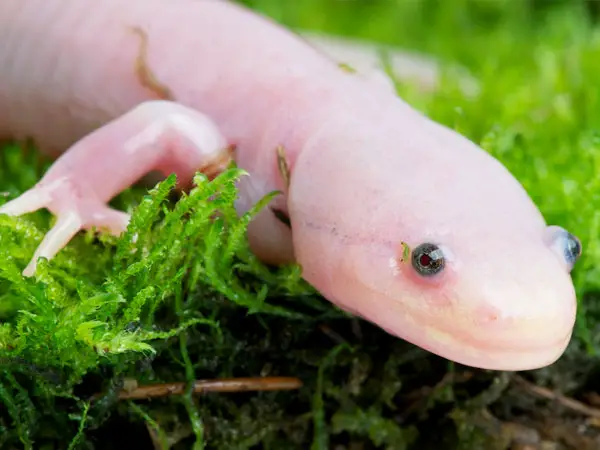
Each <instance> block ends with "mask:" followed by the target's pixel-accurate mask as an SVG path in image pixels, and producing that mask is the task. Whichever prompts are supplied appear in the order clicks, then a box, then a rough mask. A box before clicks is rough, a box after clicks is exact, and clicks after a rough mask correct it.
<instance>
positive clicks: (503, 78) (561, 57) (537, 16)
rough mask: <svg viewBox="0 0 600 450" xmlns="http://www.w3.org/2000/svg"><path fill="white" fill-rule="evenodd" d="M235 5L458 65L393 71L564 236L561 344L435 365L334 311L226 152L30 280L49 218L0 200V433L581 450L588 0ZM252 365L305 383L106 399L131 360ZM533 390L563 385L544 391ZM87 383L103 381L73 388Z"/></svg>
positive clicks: (131, 373) (593, 305) (150, 374)
mask: <svg viewBox="0 0 600 450" xmlns="http://www.w3.org/2000/svg"><path fill="white" fill-rule="evenodd" d="M245 3H246V4H250V5H251V6H253V7H256V8H257V9H260V10H261V11H263V12H265V13H267V14H269V15H271V16H273V17H274V18H276V19H277V20H280V21H282V22H284V23H285V24H287V25H290V26H300V27H303V28H317V29H322V30H326V31H330V32H334V33H340V34H346V35H354V36H361V37H369V38H373V39H378V40H382V41H385V42H389V43H395V44H399V45H401V46H404V47H407V48H413V49H417V50H422V51H425V52H428V53H431V54H433V55H436V56H437V57H439V58H440V59H441V60H442V61H448V62H452V63H456V62H458V63H460V64H462V65H464V66H465V67H467V68H468V69H470V71H471V72H472V74H473V75H474V76H475V77H476V78H477V80H478V81H479V84H480V91H479V93H478V95H476V96H475V97H465V96H464V95H463V94H462V93H461V91H460V90H459V89H458V88H457V80H456V79H454V78H453V77H452V76H451V75H449V76H448V77H447V79H446V80H445V82H444V84H443V86H442V87H441V88H440V89H439V90H437V91H435V92H433V93H429V94H425V93H423V92H420V91H419V90H417V89H415V88H414V87H413V86H410V85H401V86H399V90H400V92H401V93H402V95H403V96H404V97H405V98H406V99H407V100H408V101H409V102H411V103H412V104H414V105H415V106H416V107H418V108H419V109H421V110H423V111H424V112H426V113H427V114H428V115H430V116H431V117H433V118H435V119H436V120H438V121H440V122H442V123H445V124H447V125H449V126H451V127H453V128H455V129H457V130H459V131H460V132H462V133H463V134H465V135H467V136H468V137H470V138H471V139H473V140H474V141H476V142H478V143H480V144H481V145H482V146H484V148H486V149H487V150H488V151H490V152H491V153H492V154H494V155H495V156H497V157H498V158H499V159H500V160H501V161H502V162H503V163H504V164H506V165H507V166H508V167H509V169H510V170H511V171H512V172H513V173H514V174H515V175H516V176H517V177H518V178H519V179H520V180H521V181H522V182H523V184H524V185H525V187H526V188H527V190H528V191H529V192H530V194H531V195H532V197H533V198H534V200H535V201H536V202H537V203H538V205H539V206H540V208H541V209H542V211H543V213H544V214H545V216H546V217H547V219H548V220H549V221H550V222H553V223H558V224H561V225H562V226H564V227H566V228H568V229H569V230H571V231H572V232H574V233H575V234H577V235H578V236H579V237H580V238H581V239H582V241H583V245H584V248H585V254H584V257H583V258H582V260H581V262H580V264H579V266H578V268H577V270H576V271H575V273H574V279H575V283H576V287H577V291H578V295H579V300H580V309H579V311H580V313H579V318H578V326H577V332H576V336H575V337H574V339H573V342H572V344H571V345H570V347H569V349H568V351H567V353H566V354H565V355H564V357H563V358H561V360H560V361H559V362H558V363H557V364H555V365H553V366H551V367H548V368H546V369H542V370H537V371H531V372H528V373H526V374H521V376H520V377H517V376H515V375H514V374H506V373H494V372H487V371H478V370H471V369H466V368H464V367H461V366H458V365H455V364H450V363H448V362H446V361H444V360H442V359H441V358H437V357H435V356H432V355H429V354H428V353H426V352H424V351H423V350H420V349H418V348H415V347H413V346H411V345H409V344H407V343H405V342H403V341H401V340H398V339H394V338H392V337H391V336H388V335H387V334H385V333H384V332H382V331H380V330H378V329H377V328H376V327H373V326H371V325H370V324H367V323H364V322H361V321H357V320H354V319H352V318H349V317H347V316H346V315H344V314H342V313H340V312H339V311H337V310H335V309H334V308H333V307H332V306H331V305H330V304H329V303H328V302H326V301H324V300H323V299H321V298H320V297H319V296H318V295H317V294H316V293H314V292H313V291H312V290H311V289H310V287H308V286H306V285H305V284H304V283H303V282H302V281H301V280H300V278H299V272H298V270H297V269H296V268H293V267H291V268H283V269H280V270H277V271H273V270H269V269H267V268H265V267H264V266H262V265H260V264H259V263H258V262H257V261H256V260H254V258H253V257H252V255H251V253H250V252H249V251H248V249H247V244H246V241H245V239H244V233H243V231H244V227H245V224H246V223H247V219H248V218H242V219H238V218H237V217H236V216H235V214H234V211H233V208H232V201H233V198H234V196H235V189H234V185H233V180H235V178H236V177H237V176H239V175H240V174H239V172H238V171H236V170H235V169H232V170H231V171H229V172H227V173H225V174H224V175H222V176H221V177H219V178H218V179H217V180H215V181H213V182H211V183H208V182H207V181H206V180H205V179H202V178H201V177H200V178H198V182H199V185H198V187H197V188H196V189H195V190H194V191H192V192H191V193H190V194H189V195H184V196H183V197H175V196H174V195H173V192H172V186H173V180H172V179H168V180H167V181H165V182H164V183H162V184H161V185H160V186H158V187H157V188H155V189H153V190H152V191H150V192H147V191H146V190H144V189H142V188H135V189H131V190H130V191H128V192H125V193H123V195H121V196H120V197H119V198H118V199H116V200H115V202H114V204H115V206H117V207H119V208H121V209H123V210H130V211H133V214H134V216H133V217H134V220H133V222H132V226H131V228H130V230H129V231H128V233H127V234H126V235H125V236H124V237H123V238H121V239H118V240H117V239H113V238H108V237H100V238H98V237H94V236H93V235H92V234H82V235H80V236H78V237H77V238H76V239H74V240H73V242H72V243H71V244H70V245H69V247H68V248H67V249H66V250H65V251H63V252H61V253H60V254H59V256H58V257H57V258H56V259H55V260H53V262H52V263H51V264H44V263H42V265H41V266H40V270H39V277H38V278H37V280H33V279H29V280H24V279H23V278H22V277H21V276H20V270H21V269H22V267H24V265H25V264H26V262H27V260H28V258H29V257H30V255H31V254H32V252H33V250H34V248H35V246H36V245H37V244H38V243H39V241H40V239H41V237H42V235H43V233H44V232H45V231H46V230H47V229H48V226H49V225H50V224H51V221H52V218H51V216H50V215H49V214H48V213H47V212H45V211H41V212H38V213H35V214H31V215H28V216H26V217H24V218H21V219H16V220H15V219H10V218H6V217H0V243H1V245H0V315H1V316H0V317H1V320H2V323H1V325H0V448H35V449H63V448H97V449H100V448H127V447H131V448H152V445H153V442H154V444H155V445H159V446H160V445H165V443H168V444H169V445H171V448H176V449H180V448H181V449H183V448H202V447H206V448H227V449H231V448H240V449H241V448H269V449H287V448H290V449H292V448H303V449H307V448H314V449H325V448H334V447H335V446H336V445H337V446H339V447H335V448H340V449H342V448H345V449H369V448H386V449H404V448H457V449H469V450H470V449H479V448H482V449H483V448H485V449H490V448H496V449H508V448H511V447H510V445H512V444H511V442H510V441H511V440H515V439H516V440H520V441H523V440H524V439H526V438H527V437H528V436H530V435H531V433H533V432H534V430H537V433H538V434H541V436H542V437H541V438H542V439H544V440H547V441H552V442H559V443H560V445H562V446H563V447H557V448H578V449H582V448H590V449H592V448H600V441H598V440H595V441H594V439H595V437H594V436H595V434H596V433H595V431H596V427H597V426H598V423H599V422H600V413H599V412H598V411H597V410H595V409H593V406H594V405H595V404H598V403H599V401H598V398H599V397H598V396H597V395H596V394H595V392H597V391H598V388H599V386H598V382H597V381H596V380H597V374H598V364H597V355H598V349H599V347H600V343H599V339H600V333H599V332H598V328H599V324H600V309H599V307H598V306H597V305H598V292H599V290H600V272H599V271H600V264H599V263H600V248H599V246H598V244H599V238H600V234H599V229H598V228H599V226H600V177H598V173H599V172H600V82H599V80H598V77H599V75H600V30H599V28H598V26H597V25H596V20H597V9H598V7H597V3H595V2H589V3H584V2H577V1H571V2H567V1H541V0H540V1H516V0H515V1H511V0H503V1H502V0H495V1H492V0H478V1H475V0H472V1H467V0H455V1H445V0H441V1H433V0H410V1H393V0H372V1H358V0H356V1H354V2H340V1H339V0H302V1H300V0H298V1H294V2H281V1H279V0H249V1H246V2H245ZM47 165H48V162H40V158H39V157H38V155H37V154H36V153H35V152H23V151H22V149H19V148H17V147H14V146H12V147H7V148H5V149H3V151H2V152H1V153H0V191H2V192H3V194H4V196H5V198H13V197H15V196H16V195H18V194H19V193H20V192H23V191H24V190H25V189H26V188H28V187H30V186H31V185H32V184H34V182H35V181H36V180H38V179H39V177H40V175H41V174H42V173H43V171H44V169H45V168H46V167H47ZM217 210H218V211H220V216H219V218H218V220H215V217H214V213H215V211H217ZM134 234H137V237H138V238H137V240H134V239H133V236H134ZM532 264H535V260H534V259H532ZM261 374H262V375H264V374H269V375H283V376H298V377H300V378H301V379H302V380H303V382H304V387H303V388H302V389H300V390H298V391H287V392H270V393H259V394H256V393H243V394H211V395H204V396H198V395H191V394H187V395H183V396H176V397H171V398H167V399H155V400H153V401H118V400H117V398H116V397H117V393H118V392H119V390H120V389H121V388H122V386H123V385H124V383H126V382H129V381H128V380H131V379H134V380H136V381H137V383H138V384H147V383H158V382H175V381H189V380H194V379H200V378H217V377H232V376H258V375H261ZM553 391H556V392H558V391H560V392H562V393H563V394H564V395H566V396H569V397H572V398H576V399H578V401H580V402H582V403H577V404H575V406H574V405H573V404H572V403H569V402H568V401H566V400H565V399H564V398H561V397H559V398H554V399H553V401H549V400H548V397H550V396H551V395H552V392H553ZM97 392H103V393H104V396H103V397H101V398H100V399H99V400H97V401H94V402H90V401H89V398H90V396H91V395H92V394H95V393H97ZM584 403H585V404H587V405H588V409H585V408H584V407H583V406H582V405H583V404H584ZM530 437H531V439H533V440H536V439H537V440H538V441H539V438H536V436H535V433H534V435H533V436H530ZM533 448H536V447H533Z"/></svg>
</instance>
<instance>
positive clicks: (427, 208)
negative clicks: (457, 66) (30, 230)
mask: <svg viewBox="0 0 600 450" xmlns="http://www.w3.org/2000/svg"><path fill="white" fill-rule="evenodd" d="M0 67H1V68H2V70H1V72H0V137H5V138H16V139H20V138H32V139H34V141H35V142H36V143H37V144H38V145H39V146H40V148H41V149H42V150H43V151H45V152H47V153H48V154H51V155H56V156H58V155H60V154H61V153H62V156H60V157H59V159H58V160H57V161H56V162H55V163H54V165H53V166H52V168H51V169H50V170H49V171H48V172H47V174H46V175H45V176H44V177H43V178H42V180H41V181H40V182H39V183H38V184H37V185H36V186H35V187H33V188H32V189H31V190H30V191H28V192H26V193H25V194H23V195H22V196H21V197H19V198H16V199H13V200H11V201H10V202H8V203H7V204H5V205H4V206H3V207H2V208H1V210H0V212H2V213H4V214H10V215H22V214H25V213H28V212H31V211H34V210H36V209H39V208H48V209H49V210H50V211H52V212H53V213H54V214H55V215H56V216H57V217H58V223H57V224H56V226H55V227H54V228H53V229H52V230H50V231H49V233H48V234H47V235H46V238H45V239H44V241H43V242H42V243H41V244H40V247H39V248H38V251H37V252H36V254H35V255H34V258H33V260H32V263H31V264H30V265H29V266H28V267H27V268H26V269H25V272H24V273H25V274H26V275H32V274H33V273H34V271H35V262H36V259H37V257H39V256H45V257H47V258H51V257H53V256H54V255H55V254H56V253H57V252H58V251H59V250H60V249H61V248H63V247H64V246H65V245H66V244H67V243H68V242H69V240H70V239H71V238H72V237H73V235H74V234H76V233H77V232H78V231H79V230H80V229H81V228H86V227H91V226H98V227H107V228H109V229H110V230H112V232H114V233H120V232H122V230H123V229H125V227H126V225H127V222H128V215H127V214H125V213H124V212H119V211H115V210H112V209H109V208H108V207H107V206H106V203H107V201H108V200H109V199H111V198H112V197H114V196H115V195H117V194H118V193H119V192H120V191H121V190H123V189H124V188H126V187H128V186H129V185H131V184H132V183H135V182H136V180H139V179H140V177H142V176H143V175H144V174H146V173H148V172H151V171H154V170H161V171H163V172H172V171H174V172H175V173H176V174H177V175H178V177H179V180H180V181H181V183H182V187H184V186H186V185H188V184H189V182H190V180H191V177H192V176H193V174H194V173H195V172H196V170H199V169H203V170H210V171H218V170H220V169H221V168H222V167H223V164H224V163H225V162H226V161H227V160H228V156H229V154H230V153H229V152H230V151H231V150H233V155H234V158H235V160H236V162H237V163H238V165H239V166H240V167H241V168H243V169H245V170H246V171H247V172H248V173H249V176H247V177H244V178H243V181H242V182H241V183H240V198H239V211H240V212H243V211H246V210H247V209H248V208H249V207H250V206H251V205H252V204H254V203H255V202H256V201H257V200H259V199H260V198H262V197H263V196H264V195H266V194H267V193H269V192H271V191H273V190H275V189H279V190H282V191H284V195H281V196H280V197H278V199H277V200H276V201H274V203H273V204H271V205H270V207H268V208H267V209H265V210H264V211H263V213H262V214H261V215H260V216H259V217H258V218H257V219H256V220H255V221H253V222H252V224H251V226H250V228H249V239H250V241H251V245H252V247H253V250H254V251H255V252H256V254H257V255H258V256H260V257H261V258H262V259H264V261H266V262H268V263H282V262H289V261H297V262H298V263H300V264H301V265H302V267H303V271H304V272H303V273H304V277H305V279H306V280H307V281H308V282H309V283H311V284H312V285H313V286H314V287H315V288H316V289H318V290H319V291H320V292H321V293H322V294H323V295H324V296H325V297H326V298H327V299H329V300H330V301H331V302H333V303H334V304H336V305H338V306H339V307H341V308H343V309H346V310H348V311H351V312H353V313H355V314H357V315H359V316H362V317H363V318H365V319H366V320H369V321H371V322H373V323H375V324H377V325H378V326H380V327H381V328H383V329H384V330H386V331H388V332H389V333H391V334H393V335H396V336H399V337H401V338H403V339H405V340H408V341H409V342H412V343H414V344H416V345H418V346H420V347H422V348H425V349H427V350H429V351H431V352H433V353H436V354H438V355H441V356H443V357H445V358H448V359H451V360H454V361H457V362H460V363H463V364H466V365H471V366H476V367H481V368H489V369H506V370H523V369H533V368H537V367H541V366H545V365H548V364H550V363H552V362H554V361H555V360H556V359H557V358H558V357H559V356H560V355H561V354H562V353H563V351H564V350H565V347H566V346H567V344H568V342H569V341H570V338H571V333H572V330H573V325H574V320H575V312H576V299H575V292H574V287H573V283H572V280H571V276H570V271H571V269H572V267H573V265H574V263H575V261H576V259H577V258H578V256H579V254H580V252H581V245H580V243H579V241H578V240H577V239H576V238H575V237H574V236H572V235H571V234H569V233H568V232H567V231H565V230H563V229H562V228H559V227H556V226H551V227H549V226H547V225H546V223H545V221H544V219H543V217H542V215H541V213H540V212H539V211H538V209H537V208H536V206H535V205H534V204H533V202H532V200H531V199H530V198H529V196H528V195H527V194H526V192H525V190H524V189H523V187H522V186H521V185H520V184H519V183H518V182H517V180H515V178H514V177H513V176H511V174H510V173H509V172H508V171H507V169H505V168H504V166H502V165H501V164H500V163H499V162H498V161H496V160H495V159H494V158H492V157H491V156H489V155H488V154H487V153H486V152H484V151H482V150H481V149H480V148H479V147H478V146H476V145H475V144H474V143H472V142H470V141H469V140H467V139H466V138H464V137H462V136H460V135H459V134H457V133H456V132H454V131H452V130H450V129H449V128H446V127H444V126H441V125H439V124H437V123H434V122H433V121H431V120H429V119H428V118H427V117H425V116H424V115H422V114H421V113H419V112H417V111H415V110H414V109H413V108H411V107H410V106H409V105H408V104H407V103H405V102H404V101H402V100H401V99H400V98H398V97H397V96H396V95H395V93H394V92H393V90H392V89H389V88H388V87H385V85H384V83H379V82H374V81H373V79H371V78H370V77H367V76H363V75H362V74H360V73H352V72H351V71H347V70H343V69H342V68H340V66H339V65H338V63H337V61H333V60H332V59H330V58H328V57H326V56H325V55H324V54H322V53H320V52H319V51H317V50H316V49H315V47H313V46H311V45H308V44H307V42H306V41H305V40H303V39H301V38H299V37H298V36H296V35H295V34H293V33H292V32H289V31H287V30H285V29H284V28H282V27H280V26H279V25H277V24H275V23H273V22H272V21H270V20H268V19H266V18H263V17H261V16H259V15H257V14H255V13H253V12H250V11H249V10H246V9H244V8H242V7H239V6H237V5H234V4H230V3H227V2H224V1H217V0H212V1H211V0H204V1H198V0H168V1H166V0H128V1H126V2H123V1H121V0H103V1H97V0H4V1H3V2H2V3H1V4H0ZM278 148H280V149H281V148H282V149H283V150H284V152H283V156H284V158H283V159H282V158H280V157H278V155H280V153H278V151H277V149H278ZM63 151H64V153H63ZM282 162H284V163H285V162H286V163H287V168H288V169H289V178H287V179H286V177H285V176H283V174H285V173H286V171H285V170H281V169H285V164H280V163H282ZM280 166H282V167H280ZM274 210H275V211H277V210H278V211H279V212H278V214H275V213H274V212H273V211H274ZM282 216H287V217H289V221H290V223H291V229H290V228H289V227H288V226H287V225H286V224H285V223H284V222H285V221H282V220H281V217H282ZM278 217H279V218H278ZM404 244H406V245H408V249H409V251H408V252H405V251H404V249H405V247H404ZM404 256H408V257H404Z"/></svg>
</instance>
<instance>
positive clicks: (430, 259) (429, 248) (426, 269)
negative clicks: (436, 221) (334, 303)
mask: <svg viewBox="0 0 600 450" xmlns="http://www.w3.org/2000/svg"><path fill="white" fill-rule="evenodd" d="M411 261H412V266H413V268H414V269H415V270H416V271H417V273H418V274H419V275H422V276H431V275H435V274H437V273H439V272H441V271H442V270H443V269H444V266H445V264H446V260H445V258H444V254H443V252H442V250H441V249H440V248H439V247H438V246H437V245H435V244H429V243H425V244H421V245H419V246H418V247H416V248H415V249H414V250H413V251H412V256H411Z"/></svg>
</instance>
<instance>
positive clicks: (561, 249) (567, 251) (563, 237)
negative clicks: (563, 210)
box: [545, 225, 582, 272]
mask: <svg viewBox="0 0 600 450" xmlns="http://www.w3.org/2000/svg"><path fill="white" fill-rule="evenodd" d="M545 239H546V242H547V244H548V246H549V247H550V248H551V249H552V251H553V252H554V253H555V254H556V256H557V257H558V258H559V259H560V261H561V262H562V263H563V264H564V265H565V267H566V268H567V270H568V271H569V272H571V271H572V270H573V268H574V267H575V263H576V262H577V260H578V259H579V257H580V256H581V253H582V246H581V241H580V240H579V239H578V238H577V237H576V236H574V235H573V234H571V233H569V232H568V231H567V230H565V229H564V228H561V227H558V226H555V225H553V226H550V227H548V228H547V229H546V235H545Z"/></svg>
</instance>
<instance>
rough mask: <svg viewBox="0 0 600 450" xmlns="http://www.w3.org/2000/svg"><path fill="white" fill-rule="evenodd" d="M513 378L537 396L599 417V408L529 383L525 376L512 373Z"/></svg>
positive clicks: (581, 412) (586, 414)
mask: <svg viewBox="0 0 600 450" xmlns="http://www.w3.org/2000/svg"><path fill="white" fill-rule="evenodd" d="M513 380H514V381H515V382H516V383H517V384H519V385H520V386H521V387H523V388H525V389H526V390H528V391H529V392H531V393H533V394H535V395H537V396H538V397H542V398H545V399H547V400H553V401H556V402H558V403H560V404H561V405H562V406H564V407H565V408H567V409H570V410H572V411H576V412H578V413H580V414H583V415H585V416H589V417H593V418H595V419H600V409H597V408H593V407H591V406H588V405H586V404H584V403H581V402H579V401H577V400H575V399H572V398H569V397H566V396H564V395H562V394H559V393H558V392H554V391H551V390H550V389H547V388H544V387H541V386H536V385H535V384H533V383H530V382H529V381H527V380H526V379H525V378H523V377H521V376H519V375H514V376H513Z"/></svg>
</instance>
